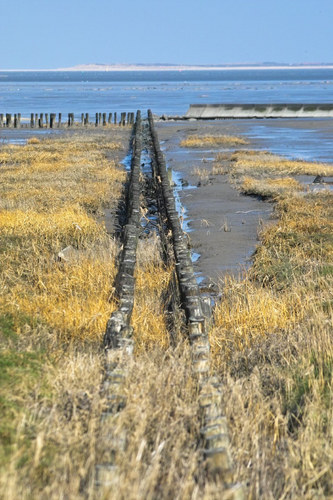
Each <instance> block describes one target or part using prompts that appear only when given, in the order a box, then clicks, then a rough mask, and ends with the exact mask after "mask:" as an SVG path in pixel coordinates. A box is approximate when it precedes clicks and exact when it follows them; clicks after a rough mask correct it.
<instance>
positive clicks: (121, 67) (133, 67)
mask: <svg viewBox="0 0 333 500" xmlns="http://www.w3.org/2000/svg"><path fill="white" fill-rule="evenodd" d="M286 69H288V70H297V69H298V70H300V69H304V70H307V69H311V70H315V69H333V63H332V64H322V65H321V64H295V65H259V64H258V65H250V64H249V65H235V66H233V65H226V66H202V65H197V66H196V65H188V66H187V65H157V64H156V65H153V64H152V65H144V64H143V65H137V64H114V65H107V64H105V65H103V64H82V65H78V66H74V67H70V68H57V69H0V72H8V73H9V72H18V71H19V72H65V71H68V72H83V71H100V72H112V71H123V72H126V71H147V72H148V71H235V70H237V71H238V70H239V71H248V70H286Z"/></svg>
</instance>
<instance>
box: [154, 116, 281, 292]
mask: <svg viewBox="0 0 333 500" xmlns="http://www.w3.org/2000/svg"><path fill="white" fill-rule="evenodd" d="M157 127H158V134H159V138H160V141H161V143H162V148H163V149H164V153H165V155H166V159H167V163H168V166H169V168H172V169H173V170H174V171H176V172H178V173H179V174H178V177H179V176H180V177H181V178H182V182H183V184H184V188H183V189H181V190H179V198H180V201H181V203H182V205H183V206H184V207H185V209H186V212H185V217H186V218H187V220H186V225H187V230H189V238H190V242H191V246H192V249H193V251H194V252H195V253H198V254H199V258H198V259H197V260H196V261H195V262H194V269H195V271H196V272H197V276H198V278H199V282H201V285H202V286H210V287H212V286H214V285H215V284H217V283H218V282H219V281H220V280H221V279H223V277H224V276H225V275H226V274H234V275H238V274H239V273H241V272H242V271H243V270H244V269H245V268H246V267H248V266H249V265H250V263H251V255H252V254H253V252H254V251H255V248H256V246H257V245H258V243H259V240H258V229H259V228H260V227H261V226H262V225H263V224H266V223H267V222H268V221H269V220H270V219H271V214H272V208H273V206H272V204H271V203H267V202H264V201H260V200H258V199H256V198H252V197H249V196H243V195H242V194H240V193H239V192H238V191H237V190H236V189H235V188H234V187H233V186H232V185H230V183H229V182H228V178H227V176H226V175H212V174H211V168H212V165H213V158H214V156H215V154H216V152H218V151H222V150H223V151H226V149H222V148H216V149H215V148H214V150H204V149H187V148H181V147H180V146H179V142H180V141H181V140H182V139H184V138H185V137H186V136H187V135H188V134H190V133H193V134H197V133H198V134H235V133H240V130H239V129H240V128H241V127H237V124H236V125H234V124H229V123H227V122H208V123H207V122H197V123H193V122H191V123H188V122H179V123H165V124H162V123H159V124H158V125H157ZM247 147H248V146H247ZM195 169H200V170H202V169H206V170H207V171H208V172H210V173H209V175H208V177H206V178H204V179H203V178H201V176H200V175H197V174H196V173H194V170H195ZM187 183H188V184H189V185H187ZM198 184H199V186H198ZM191 186H193V187H191ZM196 186H198V187H196Z"/></svg>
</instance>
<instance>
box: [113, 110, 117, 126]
mask: <svg viewBox="0 0 333 500" xmlns="http://www.w3.org/2000/svg"><path fill="white" fill-rule="evenodd" d="M113 123H114V124H115V125H117V113H115V114H114V119H113Z"/></svg>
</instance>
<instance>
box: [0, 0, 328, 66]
mask: <svg viewBox="0 0 333 500" xmlns="http://www.w3.org/2000/svg"><path fill="white" fill-rule="evenodd" d="M332 46H333V0H0V69H14V68H20V69H25V68H35V69H41V68H46V69H47V68H50V69H52V68H58V67H67V66H74V65H76V64H88V63H105V64H112V63H176V64H223V63H246V62H252V63H254V62H267V61H273V62H286V63H298V62H332V61H333V53H332Z"/></svg>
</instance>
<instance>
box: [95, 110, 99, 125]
mask: <svg viewBox="0 0 333 500" xmlns="http://www.w3.org/2000/svg"><path fill="white" fill-rule="evenodd" d="M95 127H98V113H96V118H95Z"/></svg>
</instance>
